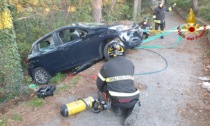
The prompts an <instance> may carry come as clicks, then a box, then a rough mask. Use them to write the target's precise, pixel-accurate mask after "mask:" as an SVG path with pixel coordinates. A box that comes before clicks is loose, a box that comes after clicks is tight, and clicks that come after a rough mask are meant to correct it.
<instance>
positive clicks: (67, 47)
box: [57, 28, 81, 68]
mask: <svg viewBox="0 0 210 126" xmlns="http://www.w3.org/2000/svg"><path fill="white" fill-rule="evenodd" d="M57 34H58V38H59V40H60V41H61V42H62V45H60V46H59V47H58V49H59V50H60V52H61V54H62V56H63V57H64V60H65V63H66V68H71V67H74V65H75V64H76V60H77V57H76V56H75V52H74V48H75V47H76V45H77V43H79V42H80V41H81V39H80V38H79V34H78V33H76V32H75V28H65V29H63V30H61V31H59V32H58V33H57Z"/></svg>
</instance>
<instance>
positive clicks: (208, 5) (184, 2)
mask: <svg viewBox="0 0 210 126" xmlns="http://www.w3.org/2000/svg"><path fill="white" fill-rule="evenodd" d="M192 1H193V0H170V1H169V3H170V4H172V3H177V7H179V8H181V9H183V11H187V12H189V10H190V8H192ZM209 11H210V1H209V0H198V12H197V13H196V16H199V17H201V18H203V19H206V20H210V15H209Z"/></svg>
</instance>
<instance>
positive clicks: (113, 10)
mask: <svg viewBox="0 0 210 126" xmlns="http://www.w3.org/2000/svg"><path fill="white" fill-rule="evenodd" d="M102 8H103V10H102V15H103V19H104V21H105V22H111V21H119V20H131V19H132V18H133V17H132V16H133V2H130V1H128V0H118V1H116V3H115V4H114V5H113V4H112V3H111V2H110V1H107V0H103V7H102Z"/></svg>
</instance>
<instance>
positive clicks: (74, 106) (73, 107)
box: [60, 97, 94, 117]
mask: <svg viewBox="0 0 210 126" xmlns="http://www.w3.org/2000/svg"><path fill="white" fill-rule="evenodd" d="M93 101H94V99H93V97H87V98H84V99H79V100H77V101H74V102H71V103H68V104H65V105H62V106H61V108H60V113H61V115H62V116H65V117H67V116H70V115H73V114H76V113H79V112H81V111H84V110H86V109H87V108H92V107H93Z"/></svg>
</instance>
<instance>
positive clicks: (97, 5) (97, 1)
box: [92, 0, 102, 23]
mask: <svg viewBox="0 0 210 126" xmlns="http://www.w3.org/2000/svg"><path fill="white" fill-rule="evenodd" d="M101 8H102V0H92V14H93V19H94V22H96V23H100V22H101V19H102V11H101Z"/></svg>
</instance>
